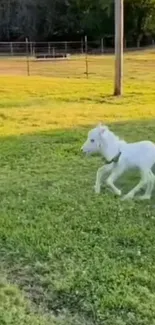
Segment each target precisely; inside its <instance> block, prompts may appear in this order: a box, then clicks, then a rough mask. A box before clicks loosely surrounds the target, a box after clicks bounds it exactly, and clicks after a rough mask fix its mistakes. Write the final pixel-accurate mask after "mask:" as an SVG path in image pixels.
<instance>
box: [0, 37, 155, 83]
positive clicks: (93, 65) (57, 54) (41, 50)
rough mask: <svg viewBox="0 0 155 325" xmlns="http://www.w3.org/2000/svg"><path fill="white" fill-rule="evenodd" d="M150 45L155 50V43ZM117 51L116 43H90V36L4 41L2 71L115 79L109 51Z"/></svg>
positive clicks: (0, 52) (0, 47)
mask: <svg viewBox="0 0 155 325" xmlns="http://www.w3.org/2000/svg"><path fill="white" fill-rule="evenodd" d="M146 48H147V49H148V48H150V49H152V48H153V49H154V45H151V46H150V47H146ZM143 49H144V47H143V48H127V49H125V50H127V51H129V50H131V51H132V50H143ZM113 52H114V48H113V47H112V46H111V47H110V48H109V47H106V46H105V42H104V39H101V40H98V41H94V42H90V41H88V42H87V38H85V40H81V41H80V42H42V43H41V42H28V41H27V42H0V74H5V75H42V76H54V77H67V78H69V77H77V78H83V77H85V78H91V77H93V78H94V77H100V78H109V79H111V78H113V74H114V56H111V55H110V56H106V54H112V53H113ZM105 57H106V60H105ZM137 64H139V63H137Z"/></svg>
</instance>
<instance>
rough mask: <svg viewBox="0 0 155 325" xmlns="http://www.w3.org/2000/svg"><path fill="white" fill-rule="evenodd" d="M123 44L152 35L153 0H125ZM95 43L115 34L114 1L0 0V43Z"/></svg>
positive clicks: (154, 23)
mask: <svg viewBox="0 0 155 325" xmlns="http://www.w3.org/2000/svg"><path fill="white" fill-rule="evenodd" d="M124 5H125V23H124V28H125V41H127V42H129V43H131V44H133V45H139V44H140V43H141V42H145V41H146V40H147V42H152V40H153V39H154V36H155V0H124ZM84 35H87V36H88V38H89V39H90V40H97V39H99V38H104V37H107V36H108V37H113V35H114V0H0V41H23V40H25V37H28V38H29V40H30V41H48V40H49V41H52V40H54V41H60V40H66V41H67V40H77V41H78V40H80V39H81V38H82V37H83V36H84Z"/></svg>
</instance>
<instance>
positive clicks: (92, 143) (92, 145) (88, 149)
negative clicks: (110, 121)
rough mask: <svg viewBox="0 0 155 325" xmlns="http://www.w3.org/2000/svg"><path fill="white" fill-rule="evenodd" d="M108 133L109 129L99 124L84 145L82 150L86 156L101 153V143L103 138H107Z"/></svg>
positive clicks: (91, 131)
mask: <svg viewBox="0 0 155 325" xmlns="http://www.w3.org/2000/svg"><path fill="white" fill-rule="evenodd" d="M107 132H108V127H107V126H104V125H101V124H99V125H98V126H97V127H96V128H94V129H92V130H90V131H89V132H88V137H87V140H86V142H85V143H84V144H83V146H82V148H81V150H82V151H83V152H84V153H85V154H95V153H100V148H101V143H102V141H103V137H104V136H106V133H107Z"/></svg>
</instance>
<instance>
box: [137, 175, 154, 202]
mask: <svg viewBox="0 0 155 325" xmlns="http://www.w3.org/2000/svg"><path fill="white" fill-rule="evenodd" d="M154 184H155V175H154V174H153V173H152V171H151V170H150V171H149V175H148V182H147V187H146V191H145V193H144V195H141V196H140V197H139V198H140V199H141V200H149V199H150V198H151V194H152V191H153V188H154Z"/></svg>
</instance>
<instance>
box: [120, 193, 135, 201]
mask: <svg viewBox="0 0 155 325" xmlns="http://www.w3.org/2000/svg"><path fill="white" fill-rule="evenodd" d="M132 199H133V195H128V194H127V195H124V196H123V197H122V198H121V201H127V200H132Z"/></svg>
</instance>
